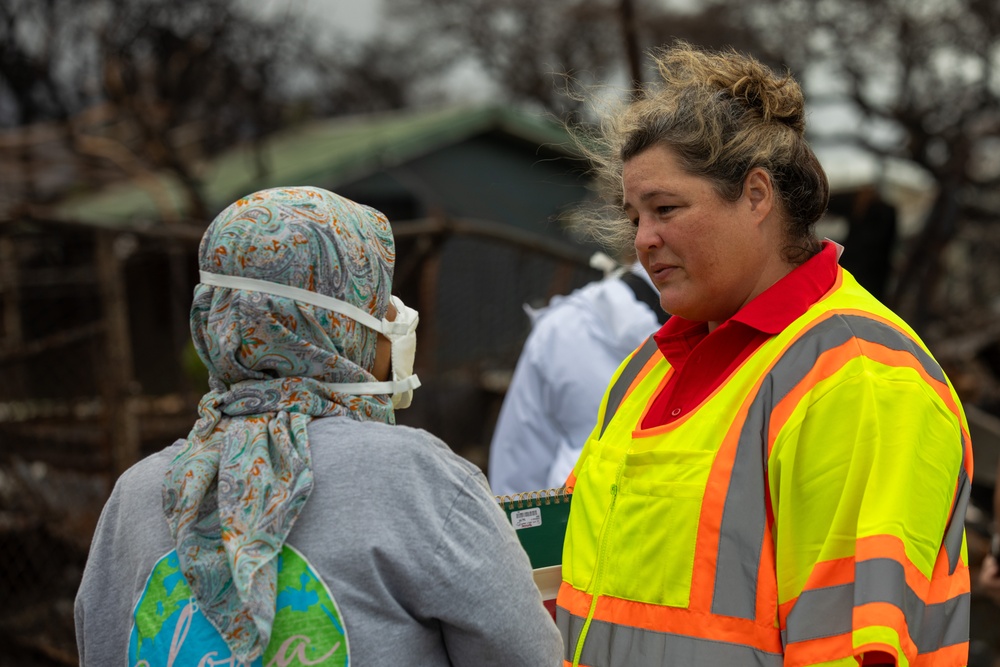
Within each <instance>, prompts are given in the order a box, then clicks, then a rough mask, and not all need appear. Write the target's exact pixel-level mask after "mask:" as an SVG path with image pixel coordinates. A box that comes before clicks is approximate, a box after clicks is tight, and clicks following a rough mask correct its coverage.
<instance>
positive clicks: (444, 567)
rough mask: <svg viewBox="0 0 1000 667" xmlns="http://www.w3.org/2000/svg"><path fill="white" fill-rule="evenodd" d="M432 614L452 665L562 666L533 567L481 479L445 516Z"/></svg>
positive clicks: (471, 481) (469, 482)
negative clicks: (439, 625)
mask: <svg viewBox="0 0 1000 667" xmlns="http://www.w3.org/2000/svg"><path fill="white" fill-rule="evenodd" d="M434 563H435V566H434V567H435V571H434V576H433V580H432V582H431V585H430V587H429V590H428V591H427V598H426V607H428V609H427V611H429V612H430V613H431V614H433V615H434V616H435V617H436V618H438V619H439V620H440V623H441V629H442V634H443V636H444V641H445V645H446V646H447V650H448V655H449V658H450V660H451V662H452V664H453V665H456V666H458V667H460V666H466V665H468V666H473V665H476V666H487V665H497V666H498V667H499V666H501V665H539V666H544V665H559V664H560V661H561V659H562V639H561V637H560V634H559V631H558V629H557V628H556V625H555V623H554V622H553V620H552V617H551V616H550V615H549V613H548V611H546V609H545V607H544V606H543V605H542V599H541V595H540V594H539V592H538V589H537V588H536V586H535V584H534V581H533V580H532V573H531V565H530V564H529V562H528V557H527V555H526V554H525V553H524V550H523V549H522V548H521V545H520V543H519V542H518V540H517V536H516V535H515V534H514V530H513V528H512V527H511V525H510V524H509V523H508V522H507V520H506V516H505V515H504V512H503V510H501V509H500V507H499V505H498V504H497V503H496V501H495V499H494V497H493V495H492V494H491V493H490V490H489V487H488V486H487V484H486V480H485V479H484V478H483V476H482V475H481V474H480V473H475V474H472V475H470V476H469V477H468V478H467V479H466V482H465V484H464V486H463V487H462V488H461V489H460V491H459V493H458V494H457V495H456V497H455V500H454V503H453V504H452V506H451V507H450V509H449V510H448V512H447V514H446V516H445V519H444V526H443V530H442V534H441V537H440V541H439V542H438V545H437V547H436V549H435V552H434Z"/></svg>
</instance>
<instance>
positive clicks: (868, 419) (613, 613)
mask: <svg viewBox="0 0 1000 667" xmlns="http://www.w3.org/2000/svg"><path fill="white" fill-rule="evenodd" d="M670 373H671V368H670V365H669V364H668V363H667V362H666V360H665V359H664V358H663V356H662V355H661V354H660V353H659V350H658V349H657V348H656V345H655V343H654V341H653V340H652V338H650V339H649V340H648V341H647V342H646V343H645V344H644V345H643V346H642V347H640V348H639V350H637V351H636V352H635V353H634V354H633V355H632V356H631V357H630V358H629V359H628V360H626V361H625V362H624V363H623V364H622V366H621V367H620V368H619V370H618V371H617V373H616V375H615V377H614V378H613V379H612V382H611V386H610V387H609V389H608V392H607V394H606V395H605V398H604V402H603V404H602V407H601V410H600V413H599V415H598V421H597V427H596V428H595V429H594V432H593V434H592V435H591V437H590V438H589V439H588V441H587V443H586V446H585V447H584V450H583V452H582V454H581V456H580V459H579V461H578V462H577V464H576V467H575V468H574V471H573V474H572V475H571V477H570V480H569V482H568V485H569V486H571V487H573V490H574V496H573V505H572V510H571V514H570V519H569V525H568V529H567V534H566V541H565V545H564V554H563V584H562V587H561V588H560V591H559V596H558V600H557V622H558V624H559V626H560V629H561V630H562V632H563V636H564V638H565V639H566V655H565V656H564V658H565V664H567V665H570V664H572V665H587V666H589V667H612V666H616V665H622V666H625V665H627V666H628V667H654V666H655V667H659V666H661V665H696V666H697V665H713V666H714V665H739V666H743V665H761V666H770V665H774V666H775V667H777V666H779V665H857V664H858V662H859V659H858V657H859V656H861V655H863V654H864V653H865V652H871V651H881V652H884V653H888V654H890V655H894V656H896V658H897V661H898V664H900V665H949V666H950V665H965V664H966V660H967V655H968V620H969V574H968V565H967V553H966V547H965V532H964V515H965V507H966V505H967V502H968V497H969V493H970V491H971V478H972V448H971V440H970V438H969V431H968V424H967V422H966V420H965V415H964V413H963V411H962V408H961V405H960V403H959V400H958V398H957V395H956V394H955V391H954V389H953V388H952V386H951V384H950V383H949V381H948V379H947V378H946V376H945V375H944V373H943V371H942V370H941V368H940V366H939V365H938V364H937V362H936V361H934V359H933V357H932V356H931V354H930V353H929V352H928V350H927V349H926V347H925V346H924V345H923V343H922V342H921V341H920V340H919V338H918V337H917V336H916V334H915V333H914V332H913V331H912V330H911V329H910V328H909V327H908V326H907V325H906V324H905V323H904V322H903V321H902V320H900V319H899V318H898V317H897V316H896V315H895V314H893V313H892V312H891V311H889V310H888V309H887V308H885V307H884V306H882V305H881V304H880V303H878V302H877V301H876V300H875V299H874V298H873V297H871V296H870V295H869V294H868V293H867V292H865V291H864V290H863V289H862V288H861V287H860V286H859V285H858V284H857V282H855V280H854V279H853V278H852V277H851V276H850V274H848V273H847V272H845V271H843V269H838V277H837V281H836V283H835V285H834V287H833V288H832V289H831V290H830V291H829V292H828V293H827V294H826V295H824V296H823V298H821V299H820V300H819V301H818V302H817V303H816V304H814V305H813V306H812V307H810V308H809V309H808V310H807V312H806V313H804V314H803V315H802V316H801V317H799V318H798V319H797V320H796V321H795V322H794V323H792V324H791V325H790V326H789V327H788V328H787V329H786V330H785V331H783V332H782V333H780V334H778V335H776V336H773V337H772V338H771V339H769V340H768V341H767V342H766V343H764V344H763V345H762V346H761V347H760V348H759V349H758V350H757V351H756V352H754V353H753V354H752V355H751V356H750V357H749V358H748V359H747V360H746V361H745V362H744V363H743V364H742V365H741V366H740V367H739V368H738V369H737V370H736V371H734V372H733V373H732V375H731V376H730V377H729V378H728V379H727V380H726V381H725V382H724V383H723V384H722V385H721V386H720V387H719V388H718V389H717V390H716V391H715V392H714V393H712V394H711V396H709V397H708V398H707V399H706V400H705V401H704V402H703V403H702V404H701V405H700V406H698V407H697V408H696V409H695V410H693V411H692V412H691V413H689V414H688V415H686V416H684V417H682V418H680V419H678V420H677V421H675V422H672V423H669V424H666V425H663V426H659V427H656V428H652V429H642V428H641V423H642V420H643V417H644V416H645V413H646V411H647V410H648V409H649V406H650V405H651V404H652V402H653V399H654V398H655V397H656V395H657V394H658V393H659V391H660V390H661V389H662V388H663V386H664V385H665V383H666V382H667V381H668V380H669V379H670Z"/></svg>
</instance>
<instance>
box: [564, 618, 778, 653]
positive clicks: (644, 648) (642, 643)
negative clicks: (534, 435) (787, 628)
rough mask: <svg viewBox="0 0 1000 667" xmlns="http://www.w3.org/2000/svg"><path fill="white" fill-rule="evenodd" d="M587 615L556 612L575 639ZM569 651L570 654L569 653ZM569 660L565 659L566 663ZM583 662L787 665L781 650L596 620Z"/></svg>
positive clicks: (591, 624)
mask: <svg viewBox="0 0 1000 667" xmlns="http://www.w3.org/2000/svg"><path fill="white" fill-rule="evenodd" d="M584 623H586V619H584V618H582V617H579V616H573V615H570V614H569V613H567V612H566V611H565V610H563V609H558V610H557V612H556V625H557V626H558V627H559V631H560V633H561V634H562V635H563V636H565V637H569V638H570V642H571V643H572V642H573V640H574V638H576V637H578V636H579V635H580V634H581V632H582V630H583V626H584ZM567 655H568V654H567ZM564 664H565V663H564ZM579 664H581V665H584V666H585V667H620V666H621V665H628V667H663V666H664V665H739V666H740V667H783V665H784V660H783V657H782V655H781V652H780V651H779V652H770V651H762V650H760V649H757V648H754V647H752V646H747V645H746V644H743V643H740V642H729V641H725V640H721V639H719V638H717V637H711V638H703V637H693V636H690V635H683V634H678V633H673V632H660V631H657V630H647V629H644V628H635V627H630V626H627V625H623V624H621V623H612V622H608V621H598V620H593V621H591V622H590V624H589V630H588V633H587V642H586V644H585V645H584V647H583V650H582V652H581V654H580V659H579Z"/></svg>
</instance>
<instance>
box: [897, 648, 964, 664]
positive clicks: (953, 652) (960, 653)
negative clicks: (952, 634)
mask: <svg viewBox="0 0 1000 667" xmlns="http://www.w3.org/2000/svg"><path fill="white" fill-rule="evenodd" d="M968 660H969V644H968V643H965V644H955V645H954V646H945V647H944V648H942V649H938V650H937V651H934V652H933V653H924V654H922V655H918V656H917V657H916V658H915V659H914V660H911V661H910V667H965V666H966V665H967V664H968Z"/></svg>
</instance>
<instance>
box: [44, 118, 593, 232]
mask: <svg viewBox="0 0 1000 667" xmlns="http://www.w3.org/2000/svg"><path fill="white" fill-rule="evenodd" d="M486 131H501V132H505V133H507V134H510V135H512V136H515V137H519V138H522V139H524V140H526V141H529V142H532V143H536V144H538V145H540V146H541V145H545V146H547V147H548V148H550V149H551V150H553V151H556V152H559V153H564V154H574V151H573V150H572V148H571V143H570V140H569V136H568V135H567V134H566V132H565V130H564V129H563V127H562V126H561V125H560V124H559V123H558V122H556V121H554V120H550V119H548V118H545V117H543V116H540V115H535V114H530V113H526V112H522V111H518V110H514V109H507V108H500V107H478V108H449V109H436V110H425V111H402V112H392V113H383V114H372V115H366V116H350V117H338V118H331V119H326V120H322V121H314V122H311V123H308V124H305V125H302V126H299V127H296V128H294V129H290V130H285V131H282V132H279V133H276V134H274V135H272V136H270V137H268V138H266V139H265V140H264V141H263V142H262V144H261V146H260V148H257V149H255V147H253V146H249V145H244V146H239V147H237V148H234V149H233V150H230V151H228V152H226V153H224V154H222V155H220V156H218V157H216V158H214V159H213V160H211V161H210V162H208V163H206V164H205V165H204V166H203V171H202V183H203V188H204V195H205V198H206V200H207V203H208V207H209V210H210V211H211V212H212V214H213V215H214V213H215V212H217V211H219V210H221V209H222V208H223V207H225V206H226V205H228V204H229V203H230V202H232V201H235V200H236V199H238V198H240V197H242V196H244V195H246V194H249V193H251V192H254V191H256V190H260V189H263V188H267V187H275V186H281V185H300V184H326V185H328V186H330V187H335V186H336V185H337V184H340V183H345V182H347V181H350V180H353V179H356V178H360V177H363V176H366V175H368V174H371V173H374V172H376V171H378V170H379V169H381V168H384V167H389V166H392V165H395V164H399V163H401V162H404V161H406V160H410V159H413V158H415V157H418V156H420V155H423V154H426V153H428V152H431V151H433V150H436V149H439V148H442V147H444V146H447V145H450V144H454V143H457V142H459V141H462V140H463V139H466V138H468V137H471V136H475V135H477V134H480V133H482V132H486ZM255 150H258V151H259V154H260V158H261V160H262V161H263V164H264V166H265V173H264V174H263V175H261V174H258V173H257V166H256V165H257V158H256V157H255V155H254V151H255ZM157 201H159V205H157ZM165 207H168V208H167V210H168V211H169V212H170V213H169V215H166V216H165V215H164V214H163V210H164V208H165ZM185 209H186V205H185V202H184V196H183V191H182V188H181V186H180V184H179V182H178V181H177V178H176V177H175V176H174V175H172V174H170V173H166V172H163V173H158V174H156V175H154V176H153V177H152V178H151V179H147V180H146V181H145V182H141V181H138V180H133V181H129V182H127V183H121V184H117V185H114V186H111V187H109V188H106V189H104V190H101V191H99V192H97V193H90V194H85V195H78V196H75V197H73V198H71V199H68V200H65V201H63V202H61V203H60V204H58V205H56V206H55V207H54V217H56V218H57V219H62V220H66V221H73V222H80V223H85V224H92V225H98V226H102V227H116V228H121V227H132V226H139V227H141V226H146V225H158V224H160V223H161V222H162V221H163V220H164V218H167V217H173V218H175V219H179V220H188V219H189V216H188V215H187V212H186V210H185ZM204 222H205V223H207V222H208V221H207V220H206V221H204Z"/></svg>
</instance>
